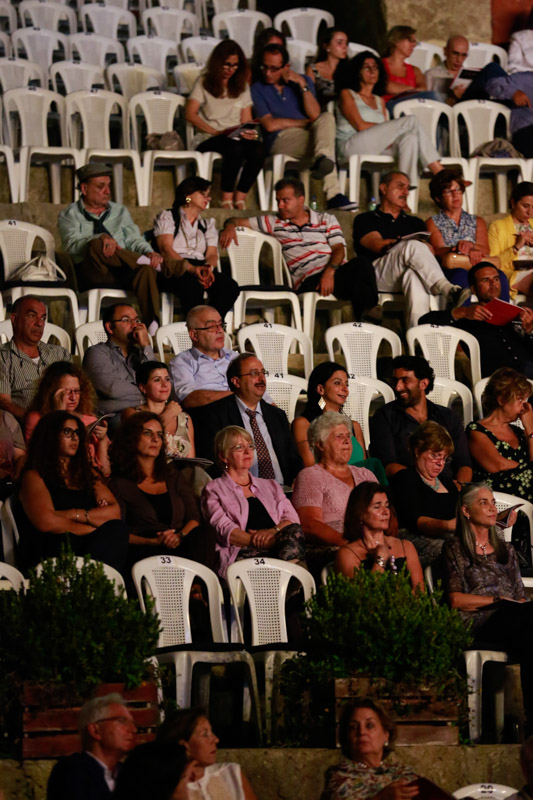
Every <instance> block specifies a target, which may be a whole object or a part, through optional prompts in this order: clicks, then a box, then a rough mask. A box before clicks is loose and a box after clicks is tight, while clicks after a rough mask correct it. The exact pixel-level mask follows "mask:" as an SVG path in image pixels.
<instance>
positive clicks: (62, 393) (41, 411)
mask: <svg viewBox="0 0 533 800" xmlns="http://www.w3.org/2000/svg"><path fill="white" fill-rule="evenodd" d="M95 407H96V393H95V391H94V389H93V385H92V383H91V381H90V380H89V378H88V376H87V373H86V372H84V371H83V370H82V369H81V367H78V366H76V364H72V363H71V362H70V361H56V362H55V363H53V364H50V366H49V367H47V368H46V370H45V372H44V373H43V375H42V377H41V380H40V381H39V385H38V386H37V392H36V393H35V397H34V398H33V400H32V402H31V404H30V406H29V408H28V410H27V412H26V415H25V417H24V422H23V425H24V438H25V439H26V443H27V444H28V443H29V441H30V439H31V437H32V434H33V431H34V430H35V426H36V425H37V423H38V422H39V420H40V419H41V417H43V416H44V415H45V414H49V413H50V412H51V411H68V412H69V414H74V415H75V416H76V417H79V418H80V419H81V421H82V422H83V424H84V425H85V426H86V427H88V426H90V425H92V424H93V423H94V422H96V419H97V417H96V416H95V414H94V410H95ZM108 447H109V438H108V436H107V422H105V421H104V422H102V423H100V424H99V425H96V426H95V427H94V428H93V430H92V432H91V435H90V436H89V437H88V438H87V448H88V452H89V459H90V461H91V463H92V464H93V466H95V467H98V468H99V469H100V470H101V472H102V473H103V474H104V475H109V472H110V466H109V458H108V454H107V451H108Z"/></svg>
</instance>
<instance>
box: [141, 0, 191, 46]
mask: <svg viewBox="0 0 533 800" xmlns="http://www.w3.org/2000/svg"><path fill="white" fill-rule="evenodd" d="M142 24H143V28H144V32H145V33H146V34H150V33H155V34H156V36H162V37H165V38H167V39H172V40H173V41H174V42H180V41H181V39H182V38H183V35H184V34H185V33H188V34H191V35H192V36H198V34H199V33H200V23H199V20H198V17H197V16H196V14H191V12H190V11H177V10H176V9H174V8H168V9H166V8H162V7H161V6H160V7H158V8H147V9H145V10H144V11H143V13H142Z"/></svg>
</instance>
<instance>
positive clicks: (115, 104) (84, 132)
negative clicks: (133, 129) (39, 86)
mask: <svg viewBox="0 0 533 800" xmlns="http://www.w3.org/2000/svg"><path fill="white" fill-rule="evenodd" d="M65 104H66V105H65V116H66V128H67V137H68V141H69V144H70V146H71V147H78V148H81V147H84V148H90V147H96V148H103V149H105V150H110V149H111V137H110V131H109V126H110V122H111V114H113V113H116V111H117V109H118V111H119V113H120V114H121V115H122V138H123V140H125V142H126V144H125V146H126V147H127V146H128V144H129V142H128V141H127V131H128V103H127V101H126V98H125V97H123V95H121V94H117V93H116V92H108V91H106V90H104V89H91V90H90V91H88V92H87V91H81V92H72V94H69V95H67V96H66V98H65Z"/></svg>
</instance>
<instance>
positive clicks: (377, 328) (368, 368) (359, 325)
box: [325, 322, 402, 378]
mask: <svg viewBox="0 0 533 800" xmlns="http://www.w3.org/2000/svg"><path fill="white" fill-rule="evenodd" d="M325 340H326V347H327V350H328V356H329V359H330V361H335V342H338V343H339V345H340V347H341V351H342V354H343V355H344V358H345V359H346V370H347V371H348V374H349V376H350V377H353V378H356V377H359V376H360V375H366V376H367V377H369V378H377V377H378V373H377V359H378V352H379V349H380V347H381V345H382V344H383V342H384V341H386V342H388V344H389V346H390V349H391V356H392V358H396V357H397V356H400V355H401V354H402V342H401V339H400V337H399V336H398V335H397V334H396V333H394V331H390V330H389V329H388V328H383V327H382V326H381V325H371V324H370V323H368V322H346V323H344V324H343V325H335V326H333V327H331V328H328V330H327V331H326V333H325Z"/></svg>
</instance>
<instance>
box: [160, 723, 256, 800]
mask: <svg viewBox="0 0 533 800" xmlns="http://www.w3.org/2000/svg"><path fill="white" fill-rule="evenodd" d="M156 741H157V742H161V743H165V744H166V743H168V744H173V745H175V746H176V745H181V746H183V747H185V753H186V756H187V760H188V762H189V764H194V765H195V772H196V774H195V776H194V779H193V780H191V782H190V783H189V784H188V786H187V788H188V790H189V793H190V794H189V797H190V798H194V800H211V798H213V797H215V796H217V797H218V796H220V797H228V798H230V797H231V798H232V800H233V798H240V800H257V797H256V794H255V792H254V790H253V788H252V786H251V784H250V781H249V780H248V778H247V777H246V775H245V774H244V772H243V771H242V770H241V766H240V764H235V763H231V762H226V763H224V762H220V763H218V764H217V763H216V759H217V743H218V737H217V736H216V734H215V733H213V729H212V728H211V723H210V722H209V720H208V718H207V716H206V713H205V711H204V709H203V708H182V709H180V710H179V711H175V712H174V713H173V714H168V715H167V716H166V717H165V721H164V722H163V724H162V725H161V726H160V727H159V729H158V731H157V739H156ZM178 800H181V798H178Z"/></svg>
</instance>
